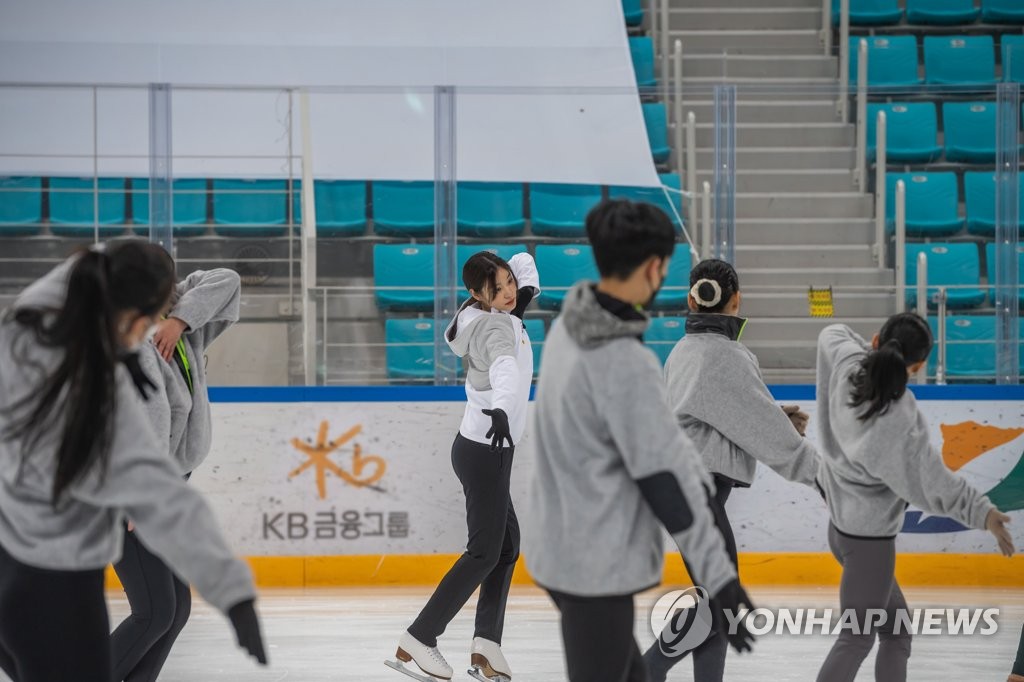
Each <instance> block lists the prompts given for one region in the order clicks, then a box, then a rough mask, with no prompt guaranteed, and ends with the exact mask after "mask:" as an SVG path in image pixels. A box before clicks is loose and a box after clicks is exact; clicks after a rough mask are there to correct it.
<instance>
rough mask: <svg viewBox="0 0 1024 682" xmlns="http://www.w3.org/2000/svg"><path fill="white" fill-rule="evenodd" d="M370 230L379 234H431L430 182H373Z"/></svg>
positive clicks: (432, 226)
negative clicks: (371, 223)
mask: <svg viewBox="0 0 1024 682" xmlns="http://www.w3.org/2000/svg"><path fill="white" fill-rule="evenodd" d="M373 231H374V234H376V235H378V236H381V237H426V236H430V235H433V234H434V183H432V182H401V181H380V182H374V183H373Z"/></svg>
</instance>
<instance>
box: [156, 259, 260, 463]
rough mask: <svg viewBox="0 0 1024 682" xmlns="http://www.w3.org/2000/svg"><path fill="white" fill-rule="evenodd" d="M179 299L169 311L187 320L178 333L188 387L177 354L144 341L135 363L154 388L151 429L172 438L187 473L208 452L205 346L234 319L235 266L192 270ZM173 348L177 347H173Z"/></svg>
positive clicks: (238, 292)
mask: <svg viewBox="0 0 1024 682" xmlns="http://www.w3.org/2000/svg"><path fill="white" fill-rule="evenodd" d="M177 295H178V300H177V302H176V303H175V304H174V307H173V308H172V309H171V311H170V312H169V313H168V317H176V318H178V319H179V320H182V321H183V322H185V323H186V324H187V325H188V329H187V330H186V331H185V333H184V334H182V336H181V338H182V341H184V346H185V356H186V357H187V358H188V364H189V376H190V377H191V379H192V388H191V390H190V389H189V385H188V382H187V381H186V380H185V376H184V373H183V372H182V370H181V367H180V366H179V364H178V362H177V361H176V358H173V357H172V358H171V361H170V362H167V361H166V360H164V359H163V358H162V357H160V353H159V352H158V351H157V349H156V346H154V345H153V344H152V343H147V344H146V347H144V348H143V349H142V350H141V351H140V352H139V363H140V365H141V366H142V369H143V370H144V371H145V372H146V375H147V376H149V377H150V379H151V380H152V381H153V383H154V384H156V386H157V390H156V392H155V393H154V394H152V395H150V397H149V400H147V401H146V403H145V406H146V412H147V413H148V414H149V418H150V421H151V423H152V424H153V429H154V430H155V431H156V433H158V434H167V435H168V436H169V438H170V453H171V456H172V457H174V459H175V461H176V462H178V464H179V465H180V467H181V473H182V474H187V473H189V472H191V471H192V470H193V469H195V468H196V467H197V466H199V465H200V464H201V463H202V461H203V460H204V459H206V455H207V454H209V452H210V441H211V437H212V434H211V426H210V421H211V418H210V401H209V398H208V397H207V394H206V388H207V386H206V361H205V357H204V356H205V354H206V348H207V347H208V346H209V345H210V343H212V342H213V340H214V339H216V338H217V337H218V336H220V335H221V334H222V333H223V332H224V330H225V329H227V328H228V327H230V326H231V325H232V324H234V323H235V322H237V321H238V314H239V303H240V299H241V280H240V279H239V277H238V274H237V273H235V272H234V271H233V270H226V269H217V270H209V271H206V272H204V271H202V270H199V271H196V272H193V273H192V274H190V275H189V276H188V277H186V278H185V279H184V280H182V281H181V282H179V283H178V285H177ZM175 353H177V351H175Z"/></svg>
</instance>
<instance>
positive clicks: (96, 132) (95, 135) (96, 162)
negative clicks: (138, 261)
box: [92, 86, 100, 244]
mask: <svg viewBox="0 0 1024 682" xmlns="http://www.w3.org/2000/svg"><path fill="white" fill-rule="evenodd" d="M98 97H99V95H98V93H97V92H96V88H95V86H94V87H93V89H92V234H93V237H92V238H93V242H94V243H96V244H99V243H100V126H99V121H98V120H97V119H98V117H99V102H98V101H97V99H98Z"/></svg>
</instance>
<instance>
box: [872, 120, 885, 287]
mask: <svg viewBox="0 0 1024 682" xmlns="http://www.w3.org/2000/svg"><path fill="white" fill-rule="evenodd" d="M886 134H887V133H886V116H885V112H884V111H879V112H878V125H877V127H876V130H875V150H876V151H875V261H876V262H877V263H878V267H880V268H884V267H885V264H886V255H887V254H886V251H887V248H886V247H887V241H888V240H887V239H886V237H885V209H886V205H885V202H886V199H887V197H886V192H887V191H888V189H887V182H888V180H887V178H886V174H887V172H888V170H887V165H886V164H887V163H888V158H887V157H888V146H887V145H888V142H887V141H886Z"/></svg>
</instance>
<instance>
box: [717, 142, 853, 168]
mask: <svg viewBox="0 0 1024 682" xmlns="http://www.w3.org/2000/svg"><path fill="white" fill-rule="evenodd" d="M855 154H856V152H855V151H854V150H853V149H851V148H845V147H758V148H742V147H741V148H739V149H737V150H736V167H737V168H738V169H740V168H742V169H744V170H747V169H750V170H777V169H779V168H792V169H809V168H834V169H839V168H845V169H850V168H853V159H854V156H855ZM714 163H715V150H714V149H711V148H703V149H702V148H700V147H698V148H697V167H698V168H714Z"/></svg>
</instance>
